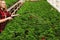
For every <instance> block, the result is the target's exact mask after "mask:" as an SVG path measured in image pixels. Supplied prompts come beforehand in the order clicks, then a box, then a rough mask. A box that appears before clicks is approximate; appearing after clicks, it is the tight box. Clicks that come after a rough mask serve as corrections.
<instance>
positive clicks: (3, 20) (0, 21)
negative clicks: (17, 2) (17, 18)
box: [0, 17, 12, 23]
mask: <svg viewBox="0 0 60 40" xmlns="http://www.w3.org/2000/svg"><path fill="white" fill-rule="evenodd" d="M11 19H12V18H11V17H8V18H5V19H0V23H3V22H6V21H7V20H11Z"/></svg>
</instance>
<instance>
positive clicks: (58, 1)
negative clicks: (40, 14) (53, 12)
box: [47, 0, 60, 12]
mask: <svg viewBox="0 0 60 40" xmlns="http://www.w3.org/2000/svg"><path fill="white" fill-rule="evenodd" d="M47 1H48V2H49V3H50V4H51V5H52V6H53V7H54V8H55V9H57V10H58V11H59V12H60V0H47Z"/></svg>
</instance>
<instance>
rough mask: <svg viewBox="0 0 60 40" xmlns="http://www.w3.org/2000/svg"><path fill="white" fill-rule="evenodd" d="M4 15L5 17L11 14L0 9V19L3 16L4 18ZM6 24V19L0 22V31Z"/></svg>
mask: <svg viewBox="0 0 60 40" xmlns="http://www.w3.org/2000/svg"><path fill="white" fill-rule="evenodd" d="M5 15H6V16H7V17H9V16H11V15H10V14H9V12H7V11H3V10H1V9H0V20H1V19H4V18H5ZM6 24H7V21H6V22H3V23H0V32H2V30H4V28H5V26H6Z"/></svg>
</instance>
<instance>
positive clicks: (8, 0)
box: [5, 0, 18, 8]
mask: <svg viewBox="0 0 60 40" xmlns="http://www.w3.org/2000/svg"><path fill="white" fill-rule="evenodd" d="M5 1H6V4H7V7H8V8H9V7H10V6H12V5H13V4H15V3H16V2H17V1H18V0H5Z"/></svg>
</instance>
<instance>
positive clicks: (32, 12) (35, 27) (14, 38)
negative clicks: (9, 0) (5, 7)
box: [0, 0, 60, 40]
mask: <svg viewBox="0 0 60 40" xmlns="http://www.w3.org/2000/svg"><path fill="white" fill-rule="evenodd" d="M17 14H20V16H18V17H15V18H13V20H12V21H10V22H9V23H8V24H7V26H6V28H5V30H4V31H3V32H2V33H1V34H0V35H1V36H0V40H60V15H59V14H60V13H59V12H58V11H57V10H56V9H54V8H53V7H52V6H51V5H50V4H49V3H48V2H47V1H45V0H42V1H39V2H26V3H25V4H24V5H23V6H22V7H21V8H20V9H19V10H18V11H17Z"/></svg>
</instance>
